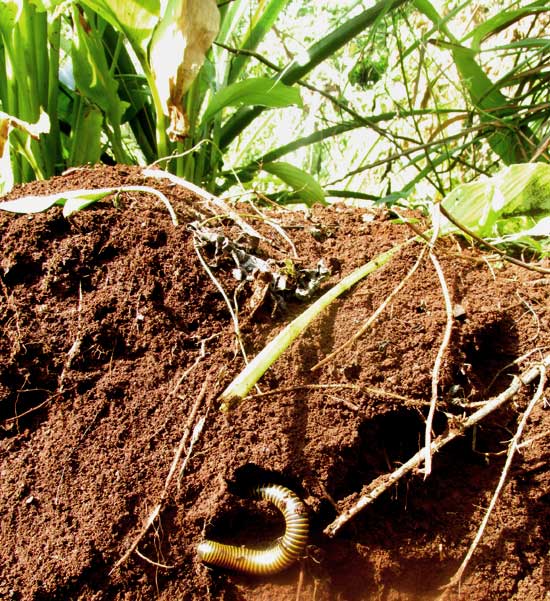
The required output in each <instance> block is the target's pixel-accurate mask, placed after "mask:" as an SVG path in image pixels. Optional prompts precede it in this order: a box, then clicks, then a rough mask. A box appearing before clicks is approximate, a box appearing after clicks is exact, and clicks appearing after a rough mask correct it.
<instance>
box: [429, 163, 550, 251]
mask: <svg viewBox="0 0 550 601" xmlns="http://www.w3.org/2000/svg"><path fill="white" fill-rule="evenodd" d="M442 204H443V206H444V207H445V209H446V210H447V211H448V212H449V213H450V214H451V215H452V216H453V217H454V218H455V219H456V220H457V221H459V222H460V223H461V224H463V225H465V226H466V227H467V228H468V229H470V230H472V231H473V232H474V233H476V234H477V235H479V236H481V237H483V238H487V239H489V240H492V241H493V242H494V243H501V242H510V241H518V240H520V239H521V240H522V242H523V243H529V240H528V239H529V237H532V236H540V235H546V234H545V232H546V231H547V228H548V223H549V219H550V165H547V164H544V163H525V164H518V165H510V166H509V167H506V168H505V169H503V170H502V171H500V172H499V173H497V174H495V175H494V176H493V177H491V178H488V179H484V180H481V181H478V182H470V183H468V184H462V185H460V186H457V187H456V188H455V189H454V190H453V191H452V192H451V193H450V194H448V195H447V196H446V197H445V198H444V200H443V203H442ZM459 231H460V230H459V229H458V228H456V227H455V226H454V225H453V224H452V223H450V222H449V221H447V220H446V219H443V220H442V223H441V232H442V233H444V234H446V233H450V232H456V233H458V232H459ZM530 245H531V246H532V247H533V248H537V247H540V243H536V244H535V243H533V244H530ZM546 247H547V251H550V240H547V241H546Z"/></svg>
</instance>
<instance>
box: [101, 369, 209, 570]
mask: <svg viewBox="0 0 550 601" xmlns="http://www.w3.org/2000/svg"><path fill="white" fill-rule="evenodd" d="M180 381H181V380H180ZM209 383H210V379H209V378H208V377H207V378H206V379H205V381H204V382H203V385H202V387H201V390H200V392H199V395H198V396H197V398H196V400H195V402H194V403H193V407H192V408H191V412H190V414H189V418H188V419H187V424H186V426H185V430H184V432H183V436H182V437H181V439H180V442H179V444H178V447H177V449H176V452H175V453H174V459H173V460H172V464H171V465H170V469H169V471H168V475H167V476H166V480H165V482H164V489H163V490H162V493H161V495H160V498H159V500H158V502H157V504H156V505H155V507H154V508H153V510H152V511H151V513H150V514H149V516H148V517H147V519H146V521H145V524H144V526H143V528H142V529H141V530H140V532H139V534H138V535H137V536H136V538H135V539H134V541H133V542H132V544H131V545H130V547H129V549H128V550H127V551H126V553H124V555H123V556H122V557H121V558H120V559H119V560H118V561H117V562H116V563H115V565H114V567H113V569H112V570H111V572H112V571H113V570H115V569H116V568H118V567H120V566H121V565H122V564H123V563H125V562H126V561H127V560H128V558H129V557H130V555H132V553H133V552H134V551H136V550H137V546H138V545H139V543H140V541H141V539H142V538H143V537H144V536H145V534H147V531H148V530H149V528H150V527H151V526H152V524H153V523H154V522H155V520H156V519H157V517H158V516H159V514H160V510H161V509H162V506H163V504H164V502H165V501H166V499H167V497H168V490H169V487H170V484H171V482H172V479H173V477H174V474H175V473H176V471H177V467H178V464H179V462H180V460H181V457H182V455H183V451H184V449H185V446H186V445H187V441H188V439H189V435H190V433H191V428H192V426H193V423H194V421H195V417H196V415H197V412H198V409H199V407H200V405H201V403H202V402H203V400H204V398H205V396H206V391H207V388H208V384H209ZM190 452H191V451H190V450H189V452H188V454H187V457H186V459H185V460H184V461H185V462H186V461H187V459H188V456H189V453H190ZM182 471H183V468H182V469H181V470H180V473H181V472H182Z"/></svg>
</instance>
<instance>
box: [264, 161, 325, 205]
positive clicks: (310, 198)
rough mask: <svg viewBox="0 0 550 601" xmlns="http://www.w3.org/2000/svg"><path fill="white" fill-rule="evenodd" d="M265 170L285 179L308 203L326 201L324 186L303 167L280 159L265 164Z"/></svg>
mask: <svg viewBox="0 0 550 601" xmlns="http://www.w3.org/2000/svg"><path fill="white" fill-rule="evenodd" d="M263 170H264V171H267V172H268V173H271V174H272V175H276V176H277V177H278V178H279V179H281V180H283V182H285V184H288V185H289V186H290V187H291V188H292V189H293V190H294V191H295V192H296V194H297V195H298V196H299V197H300V199H301V200H303V201H304V202H305V203H306V204H307V205H312V204H313V203H315V202H320V203H324V202H325V193H324V191H323V188H321V186H320V185H319V183H318V182H317V180H315V178H313V177H312V176H311V175H310V174H309V173H306V172H305V171H302V169H298V167H295V166H294V165H291V164H290V163H285V162H283V161H279V162H277V163H266V164H265V165H263Z"/></svg>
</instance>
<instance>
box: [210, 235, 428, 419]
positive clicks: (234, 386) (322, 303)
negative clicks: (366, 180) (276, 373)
mask: <svg viewBox="0 0 550 601" xmlns="http://www.w3.org/2000/svg"><path fill="white" fill-rule="evenodd" d="M416 239H417V237H414V238H409V239H408V240H406V241H405V242H402V243H401V244H398V245H397V246H394V247H392V248H390V249H389V250H387V251H385V252H383V253H381V254H379V255H378V256H377V257H376V258H374V259H372V261H369V262H368V263H366V264H365V265H362V266H361V267H358V268H357V269H356V270H355V271H352V272H351V273H350V274H349V275H347V276H346V277H345V278H343V279H342V280H341V281H340V282H338V284H336V285H335V286H333V287H332V288H330V290H328V291H327V292H325V294H323V296H321V297H320V298H319V299H317V300H316V301H315V302H314V303H313V304H312V305H310V306H309V307H308V308H307V309H306V310H305V311H304V312H303V313H301V314H300V315H299V316H298V317H296V318H295V319H294V320H293V321H292V322H291V323H289V324H288V325H287V326H286V327H285V328H284V329H283V330H282V331H281V332H279V334H277V336H275V338H273V340H271V342H269V343H268V344H267V345H266V346H265V347H264V348H263V350H262V351H260V353H259V354H258V355H256V357H254V359H253V360H252V361H251V362H250V363H249V364H248V365H247V366H246V367H245V369H244V370H243V371H241V373H240V374H239V375H238V376H237V377H236V378H235V379H234V380H233V381H232V382H231V384H229V386H228V387H227V388H226V389H225V390H224V391H223V392H222V394H221V395H220V401H222V405H221V409H222V411H228V410H230V409H231V408H232V407H234V406H235V405H236V404H237V403H238V402H239V401H240V400H242V399H243V398H244V397H245V396H246V395H247V394H248V393H249V392H250V390H252V388H253V387H254V386H255V384H256V383H257V382H258V380H259V379H260V378H261V377H262V376H263V374H264V373H265V372H266V371H267V370H268V369H269V367H271V365H272V364H273V363H275V361H276V360H277V359H278V358H279V357H280V356H281V355H282V354H283V353H284V351H285V350H286V349H287V348H288V347H289V346H290V345H291V344H292V342H293V341H294V340H295V339H296V338H297V337H298V336H299V335H300V334H301V333H302V332H303V331H304V330H305V329H306V328H307V327H308V325H309V324H310V323H311V322H312V321H313V320H314V319H315V318H316V317H317V316H318V315H319V314H320V313H321V312H322V311H323V310H324V309H326V308H327V307H328V306H329V305H330V303H332V302H333V301H334V300H335V299H336V298H338V297H339V296H340V295H341V294H343V293H344V292H346V291H347V290H349V289H350V288H351V287H352V286H354V285H355V284H356V283H357V282H359V281H360V280H362V279H363V278H365V277H366V276H368V275H370V274H371V273H373V272H375V271H377V270H378V269H380V268H381V267H382V266H384V265H385V264H386V263H388V261H390V259H391V258H392V257H393V256H394V255H395V254H397V253H398V252H399V251H400V250H401V249H402V248H404V247H405V246H406V245H407V244H410V243H411V242H413V241H414V240H416Z"/></svg>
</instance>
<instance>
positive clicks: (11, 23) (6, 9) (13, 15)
mask: <svg viewBox="0 0 550 601" xmlns="http://www.w3.org/2000/svg"><path fill="white" fill-rule="evenodd" d="M20 14H21V11H20V6H19V3H18V2H10V1H9V0H8V1H7V2H0V32H2V35H3V36H4V37H5V38H6V39H10V38H11V32H12V30H13V28H14V27H15V23H16V22H17V20H18V19H19V16H20Z"/></svg>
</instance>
